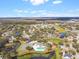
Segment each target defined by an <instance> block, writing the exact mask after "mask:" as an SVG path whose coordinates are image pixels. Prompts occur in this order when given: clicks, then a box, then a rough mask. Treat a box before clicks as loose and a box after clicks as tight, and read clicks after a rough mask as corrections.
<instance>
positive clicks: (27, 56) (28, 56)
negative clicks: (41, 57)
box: [18, 55, 30, 59]
mask: <svg viewBox="0 0 79 59" xmlns="http://www.w3.org/2000/svg"><path fill="white" fill-rule="evenodd" d="M18 59H30V55H24V56H19V57H18Z"/></svg>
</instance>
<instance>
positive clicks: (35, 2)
mask: <svg viewBox="0 0 79 59" xmlns="http://www.w3.org/2000/svg"><path fill="white" fill-rule="evenodd" d="M30 2H31V3H32V5H40V4H44V3H45V2H48V0H30Z"/></svg>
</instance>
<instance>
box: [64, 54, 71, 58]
mask: <svg viewBox="0 0 79 59" xmlns="http://www.w3.org/2000/svg"><path fill="white" fill-rule="evenodd" d="M63 59H71V55H69V54H64V57H63Z"/></svg>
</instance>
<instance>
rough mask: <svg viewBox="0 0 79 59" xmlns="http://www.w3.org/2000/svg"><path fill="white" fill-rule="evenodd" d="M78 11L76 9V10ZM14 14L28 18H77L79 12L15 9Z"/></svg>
mask: <svg viewBox="0 0 79 59" xmlns="http://www.w3.org/2000/svg"><path fill="white" fill-rule="evenodd" d="M76 10H77V11H78V9H76ZM14 11H15V14H16V15H18V16H30V17H33V16H34V17H77V16H79V12H67V11H65V12H59V13H57V12H52V11H48V10H22V9H15V10H14Z"/></svg>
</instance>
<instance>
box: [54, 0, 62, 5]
mask: <svg viewBox="0 0 79 59" xmlns="http://www.w3.org/2000/svg"><path fill="white" fill-rule="evenodd" d="M62 2H63V1H62V0H55V1H53V4H61V3H62Z"/></svg>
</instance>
